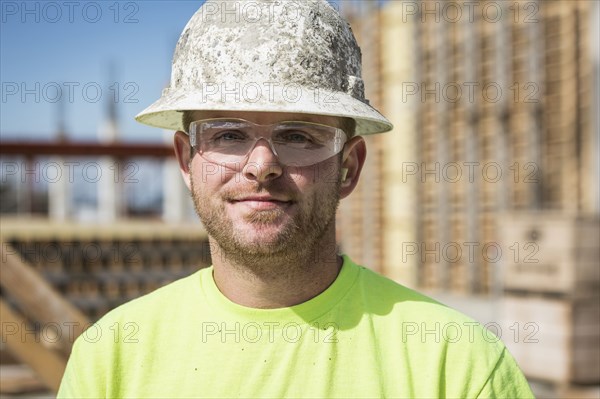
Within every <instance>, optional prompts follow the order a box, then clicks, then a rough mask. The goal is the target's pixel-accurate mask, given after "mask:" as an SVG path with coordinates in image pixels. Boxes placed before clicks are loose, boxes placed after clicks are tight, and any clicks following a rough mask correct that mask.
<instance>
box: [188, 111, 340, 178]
mask: <svg viewBox="0 0 600 399" xmlns="http://www.w3.org/2000/svg"><path fill="white" fill-rule="evenodd" d="M259 140H265V141H266V142H267V143H268V144H269V147H270V148H271V151H273V154H275V155H276V156H277V158H278V159H279V162H280V163H281V164H283V165H286V166H309V165H314V164H316V163H319V162H322V161H324V160H326V159H328V158H330V157H332V156H334V155H336V154H338V153H339V152H340V151H342V149H343V148H344V144H345V143H346V140H347V136H346V134H345V133H344V131H343V130H342V129H340V128H337V127H333V126H327V125H321V124H318V123H312V122H304V121H289V122H278V123H274V124H272V125H258V124H256V123H252V122H249V121H247V120H244V119H229V118H216V119H204V120H199V121H195V122H192V123H191V124H190V143H191V145H192V147H193V148H194V149H195V150H196V151H197V152H198V153H199V154H200V155H201V156H202V157H203V158H204V159H206V160H208V161H211V162H214V163H225V164H227V163H245V162H246V161H247V158H248V156H249V155H250V153H251V152H252V150H253V149H254V147H256V144H257V143H258V141H259Z"/></svg>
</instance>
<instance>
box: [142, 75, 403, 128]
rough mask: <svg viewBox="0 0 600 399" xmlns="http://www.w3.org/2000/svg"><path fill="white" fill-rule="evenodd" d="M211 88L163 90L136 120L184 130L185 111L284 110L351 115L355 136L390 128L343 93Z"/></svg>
mask: <svg viewBox="0 0 600 399" xmlns="http://www.w3.org/2000/svg"><path fill="white" fill-rule="evenodd" d="M214 87H217V86H211V90H207V88H206V87H205V88H198V89H197V90H194V91H192V92H190V91H189V89H188V90H183V89H179V90H171V89H165V91H164V93H163V95H162V97H161V98H160V99H159V100H157V101H156V102H154V103H153V104H152V105H150V106H149V107H148V108H146V109H145V110H143V111H142V112H140V113H139V114H138V115H137V116H136V117H135V119H136V120H137V121H138V122H140V123H142V124H145V125H149V126H153V127H158V128H162V129H167V130H185V129H184V128H183V121H182V116H183V112H184V111H244V112H246V111H252V112H286V113H299V114H312V115H324V116H334V117H345V118H351V119H354V120H355V121H356V130H355V134H357V135H369V134H375V133H384V132H387V131H390V130H392V128H393V125H392V124H391V123H390V121H389V120H387V119H386V118H385V117H384V116H383V115H381V114H380V113H379V112H378V111H377V110H376V109H375V108H373V107H371V106H370V105H369V104H366V103H364V102H362V101H359V100H357V99H356V98H354V97H352V96H350V95H348V94H345V93H340V92H331V91H328V90H322V89H306V88H302V87H300V86H296V87H294V88H293V90H291V89H289V88H288V89H281V90H280V91H277V90H271V91H270V92H269V93H259V94H260V96H259V95H256V93H257V91H256V90H254V91H253V92H250V91H249V90H244V89H240V90H229V91H225V90H223V92H219V91H215V90H213V89H214ZM254 89H255V88H254Z"/></svg>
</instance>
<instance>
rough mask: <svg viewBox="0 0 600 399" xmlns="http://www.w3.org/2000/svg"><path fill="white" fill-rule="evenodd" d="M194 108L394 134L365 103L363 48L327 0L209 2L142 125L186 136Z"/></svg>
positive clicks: (184, 35)
mask: <svg viewBox="0 0 600 399" xmlns="http://www.w3.org/2000/svg"><path fill="white" fill-rule="evenodd" d="M186 110H204V111H209V110H210V111H213V110H222V111H225V110H226V111H258V112H293V113H308V114H317V115H331V116H338V117H347V118H352V119H354V120H355V121H356V134H363V135H364V134H373V133H382V132H386V131H389V130H391V128H392V124H391V123H390V122H389V121H388V120H387V119H386V118H385V117H384V116H382V115H381V114H380V113H379V112H378V111H377V110H375V109H374V108H373V107H371V106H370V105H369V102H368V100H366V99H365V94H364V84H363V80H362V78H361V53H360V48H359V47H358V45H357V43H356V39H355V38H354V35H353V33H352V30H351V28H350V26H349V25H348V23H347V22H346V21H345V20H344V19H343V18H342V17H341V16H340V15H339V13H338V12H337V11H336V10H334V9H333V7H331V5H329V4H328V3H327V1H326V0H276V1H274V0H253V1H232V0H225V1H223V0H221V1H207V2H206V3H204V4H203V5H202V7H201V8H200V9H199V10H198V11H197V12H196V13H195V14H194V15H193V16H192V18H191V19H190V21H189V22H188V24H187V25H186V27H185V28H184V30H183V33H182V34H181V37H180V38H179V41H178V43H177V47H176V49H175V54H174V56H173V67H172V72H171V84H170V86H169V87H168V88H166V89H164V90H163V93H162V97H161V98H160V99H159V100H158V101H156V102H155V103H154V104H152V105H151V106H149V107H148V108H146V109H145V110H144V111H142V112H141V113H140V114H139V115H137V116H136V119H137V120H138V121H139V122H141V123H144V124H147V125H151V126H156V127H160V128H164V129H171V130H185V129H183V126H182V112H183V111H186Z"/></svg>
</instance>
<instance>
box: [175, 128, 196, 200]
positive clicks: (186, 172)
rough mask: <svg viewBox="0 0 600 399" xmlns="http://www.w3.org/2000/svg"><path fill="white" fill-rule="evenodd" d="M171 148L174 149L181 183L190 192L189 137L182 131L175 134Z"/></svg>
mask: <svg viewBox="0 0 600 399" xmlns="http://www.w3.org/2000/svg"><path fill="white" fill-rule="evenodd" d="M173 147H174V148H175V156H176V157H177V161H178V162H179V170H180V171H181V176H182V177H183V181H184V182H185V185H186V186H187V187H188V189H190V190H191V184H190V161H191V154H192V153H191V148H192V147H191V146H190V138H189V136H188V135H187V134H186V133H184V132H182V131H177V132H175V137H174V138H173Z"/></svg>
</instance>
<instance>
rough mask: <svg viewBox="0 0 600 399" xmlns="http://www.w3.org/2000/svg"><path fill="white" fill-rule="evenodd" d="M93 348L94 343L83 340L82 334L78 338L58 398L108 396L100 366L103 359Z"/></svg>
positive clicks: (78, 398)
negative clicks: (99, 357) (96, 354)
mask: <svg viewBox="0 0 600 399" xmlns="http://www.w3.org/2000/svg"><path fill="white" fill-rule="evenodd" d="M93 349H95V347H94V345H93V344H89V343H86V342H82V337H81V336H80V337H79V338H78V339H77V341H76V342H75V345H73V350H72V352H71V356H70V357H69V361H68V362H67V367H66V369H65V374H64V375H63V378H62V381H61V383H60V387H59V389H58V393H57V396H56V397H57V399H63V398H64V399H66V398H77V399H83V398H105V397H106V392H105V384H103V375H104V373H103V372H102V369H101V367H99V366H100V364H99V363H100V360H101V359H98V357H97V356H95V354H94V353H93V352H94V351H93ZM94 363H96V364H94Z"/></svg>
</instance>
